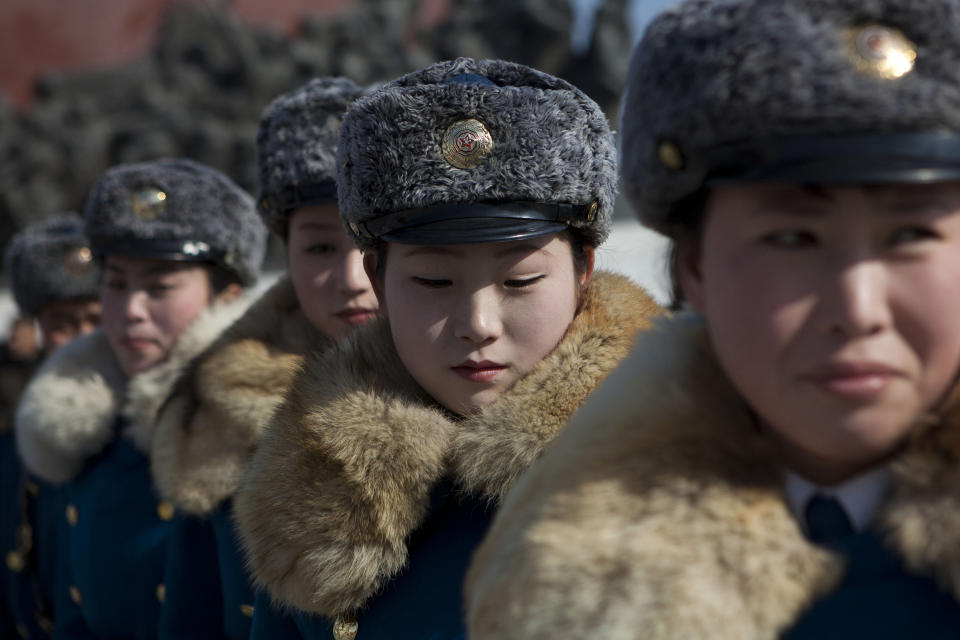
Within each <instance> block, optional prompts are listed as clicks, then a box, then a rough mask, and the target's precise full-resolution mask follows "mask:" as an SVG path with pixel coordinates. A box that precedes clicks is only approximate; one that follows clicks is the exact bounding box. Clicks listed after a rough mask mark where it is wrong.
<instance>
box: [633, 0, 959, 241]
mask: <svg viewBox="0 0 960 640" xmlns="http://www.w3.org/2000/svg"><path fill="white" fill-rule="evenodd" d="M958 33H960V0H776V1H775V2H774V1H771V0H686V1H685V2H682V3H681V4H679V5H678V6H676V7H674V8H672V9H670V10H667V11H666V12H664V13H663V14H661V15H660V17H658V18H657V19H656V20H655V21H654V22H653V23H651V25H650V26H649V27H648V29H647V32H646V34H645V35H644V37H643V39H642V41H641V42H640V43H639V44H638V45H637V47H636V49H635V50H634V53H633V57H632V60H631V64H630V73H629V76H628V83H627V89H626V92H625V95H624V100H623V114H622V122H621V138H620V161H621V170H622V176H623V186H624V191H625V192H626V194H627V196H628V197H629V198H630V200H631V201H632V202H633V204H634V206H635V208H636V209H637V211H638V213H639V216H640V218H641V220H642V221H643V222H644V223H646V224H648V225H650V226H652V227H654V228H657V229H660V230H661V231H665V232H668V233H669V232H670V228H671V221H672V220H673V219H674V216H676V215H677V214H678V213H679V212H680V210H681V209H682V207H678V206H677V205H678V204H681V203H682V202H683V201H684V200H686V199H687V198H689V197H691V196H695V195H696V194H698V193H702V190H703V189H704V187H709V186H713V185H718V184H723V183H732V182H793V183H817V184H868V183H882V182H923V181H937V180H955V179H960V64H958V63H957V62H958V60H960V39H958V37H957V34H958Z"/></svg>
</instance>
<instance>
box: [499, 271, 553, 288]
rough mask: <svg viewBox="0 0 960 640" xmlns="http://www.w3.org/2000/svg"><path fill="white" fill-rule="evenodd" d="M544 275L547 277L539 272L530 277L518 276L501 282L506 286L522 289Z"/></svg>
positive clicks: (539, 279)
mask: <svg viewBox="0 0 960 640" xmlns="http://www.w3.org/2000/svg"><path fill="white" fill-rule="evenodd" d="M546 277H547V276H546V275H544V274H541V275H539V276H533V277H532V278H519V279H516V280H507V281H506V282H504V283H503V284H504V285H505V286H507V287H510V288H511V289H523V288H524V287H529V286H530V285H532V284H535V283H537V282H539V281H541V280H543V279H544V278H546Z"/></svg>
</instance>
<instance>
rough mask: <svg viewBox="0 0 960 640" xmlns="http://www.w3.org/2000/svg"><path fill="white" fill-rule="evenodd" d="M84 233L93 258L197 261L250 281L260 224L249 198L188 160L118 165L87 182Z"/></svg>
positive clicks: (259, 253)
mask: <svg viewBox="0 0 960 640" xmlns="http://www.w3.org/2000/svg"><path fill="white" fill-rule="evenodd" d="M85 218H86V227H85V229H86V233H87V237H89V238H90V243H91V246H92V248H93V252H94V253H95V254H96V255H98V256H103V255H125V256H134V257H142V258H157V259H161V260H175V261H189V262H203V263H206V264H211V265H215V266H217V267H220V268H221V269H224V270H225V271H227V272H228V273H231V274H233V275H234V276H235V277H236V278H237V280H238V281H239V282H240V283H241V284H243V285H245V286H247V285H251V284H253V283H255V282H256V280H257V277H258V275H259V273H260V266H261V264H262V263H263V258H264V254H265V252H266V239H267V229H266V227H265V226H264V224H263V221H262V220H260V216H259V215H258V214H257V211H256V208H255V206H254V202H253V198H251V197H250V195H249V194H248V193H247V192H246V191H244V190H243V189H241V188H240V187H238V186H237V185H236V184H234V182H233V181H232V180H230V178H228V177H227V176H225V175H223V174H222V173H220V172H219V171H217V170H216V169H212V168H210V167H208V166H206V165H203V164H200V163H198V162H194V161H192V160H185V159H176V160H156V161H153V162H143V163H134V164H122V165H117V166H116V167H113V168H111V169H109V170H108V171H107V172H106V173H105V174H104V175H103V177H102V178H100V180H99V181H98V182H97V184H96V185H94V187H93V191H92V192H91V194H90V197H89V198H88V199H87V205H86V214H85Z"/></svg>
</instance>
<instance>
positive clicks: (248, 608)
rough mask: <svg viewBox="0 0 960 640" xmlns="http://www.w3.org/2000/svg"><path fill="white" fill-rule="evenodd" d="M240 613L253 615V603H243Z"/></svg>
mask: <svg viewBox="0 0 960 640" xmlns="http://www.w3.org/2000/svg"><path fill="white" fill-rule="evenodd" d="M240 613H242V614H243V615H245V616H247V617H248V618H252V617H253V605H252V604H242V605H240Z"/></svg>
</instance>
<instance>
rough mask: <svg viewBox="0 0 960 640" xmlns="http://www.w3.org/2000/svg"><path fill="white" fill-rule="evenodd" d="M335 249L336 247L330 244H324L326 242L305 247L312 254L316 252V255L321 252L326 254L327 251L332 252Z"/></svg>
mask: <svg viewBox="0 0 960 640" xmlns="http://www.w3.org/2000/svg"><path fill="white" fill-rule="evenodd" d="M336 250H337V248H336V247H335V246H334V245H332V244H326V243H321V244H312V245H310V246H309V247H307V253H312V254H316V255H323V254H327V253H333V252H335V251H336Z"/></svg>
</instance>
